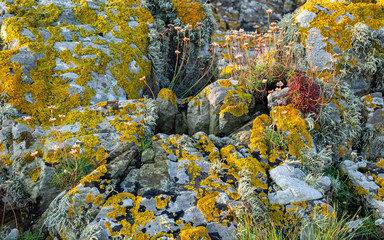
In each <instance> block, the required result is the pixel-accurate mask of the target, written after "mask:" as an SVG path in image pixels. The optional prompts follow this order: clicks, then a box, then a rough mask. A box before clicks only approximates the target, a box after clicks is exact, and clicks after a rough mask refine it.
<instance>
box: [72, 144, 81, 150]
mask: <svg viewBox="0 0 384 240" xmlns="http://www.w3.org/2000/svg"><path fill="white" fill-rule="evenodd" d="M79 147H80V145H79V144H76V143H75V144H73V146H72V148H73V149H76V148H79Z"/></svg>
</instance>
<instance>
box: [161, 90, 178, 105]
mask: <svg viewBox="0 0 384 240" xmlns="http://www.w3.org/2000/svg"><path fill="white" fill-rule="evenodd" d="M157 97H158V98H165V99H166V100H168V101H170V102H171V103H172V104H173V105H174V106H175V107H177V103H176V94H175V93H174V92H173V91H172V90H170V89H168V88H163V89H161V90H160V92H159V94H158V95H157Z"/></svg>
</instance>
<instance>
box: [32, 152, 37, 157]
mask: <svg viewBox="0 0 384 240" xmlns="http://www.w3.org/2000/svg"><path fill="white" fill-rule="evenodd" d="M38 153H39V152H38V151H36V152H33V153H31V157H36V156H37V154H38Z"/></svg>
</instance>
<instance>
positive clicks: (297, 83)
mask: <svg viewBox="0 0 384 240" xmlns="http://www.w3.org/2000/svg"><path fill="white" fill-rule="evenodd" d="M288 87H289V93H288V103H291V104H292V105H293V106H295V107H296V108H298V109H299V110H300V111H301V112H302V113H304V114H308V113H318V112H319V107H320V103H321V102H320V98H321V95H320V87H319V85H317V84H316V83H315V82H313V81H311V80H310V79H309V78H308V77H307V76H305V75H304V74H303V73H302V72H300V71H298V70H295V74H294V75H293V76H291V77H290V79H289V80H288Z"/></svg>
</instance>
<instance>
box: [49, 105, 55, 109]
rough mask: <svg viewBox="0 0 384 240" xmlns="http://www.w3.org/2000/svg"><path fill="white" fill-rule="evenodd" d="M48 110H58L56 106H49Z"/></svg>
mask: <svg viewBox="0 0 384 240" xmlns="http://www.w3.org/2000/svg"><path fill="white" fill-rule="evenodd" d="M48 109H50V110H54V109H56V106H55V105H50V106H48Z"/></svg>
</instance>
